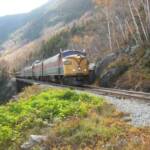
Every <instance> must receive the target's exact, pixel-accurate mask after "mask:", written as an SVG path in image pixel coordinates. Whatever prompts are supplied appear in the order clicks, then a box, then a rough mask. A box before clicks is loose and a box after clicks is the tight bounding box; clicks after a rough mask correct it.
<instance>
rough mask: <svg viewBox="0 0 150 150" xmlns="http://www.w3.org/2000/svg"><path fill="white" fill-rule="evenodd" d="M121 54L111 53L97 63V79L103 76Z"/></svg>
mask: <svg viewBox="0 0 150 150" xmlns="http://www.w3.org/2000/svg"><path fill="white" fill-rule="evenodd" d="M118 55H119V53H111V54H109V55H107V56H106V57H105V58H104V59H102V60H100V61H97V63H96V68H95V74H96V76H97V77H99V76H100V75H101V73H102V72H103V70H104V69H105V68H106V67H107V66H108V65H109V64H110V63H112V62H113V61H114V60H115V59H116V58H117V57H118Z"/></svg>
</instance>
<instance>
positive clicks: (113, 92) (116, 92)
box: [17, 79, 150, 100]
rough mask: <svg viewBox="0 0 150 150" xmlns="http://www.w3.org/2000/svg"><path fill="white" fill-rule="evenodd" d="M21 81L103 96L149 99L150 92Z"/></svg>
mask: <svg viewBox="0 0 150 150" xmlns="http://www.w3.org/2000/svg"><path fill="white" fill-rule="evenodd" d="M17 80H20V81H23V82H28V83H30V84H39V85H46V86H55V87H61V88H72V89H77V90H81V91H87V92H91V93H94V94H98V95H105V96H108V95H109V96H114V97H119V98H129V99H139V100H150V93H145V92H137V91H129V90H121V89H113V88H100V87H95V86H88V85H85V86H72V85H62V84H56V83H48V82H41V81H33V80H28V79H17Z"/></svg>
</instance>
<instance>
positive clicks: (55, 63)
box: [19, 50, 89, 84]
mask: <svg viewBox="0 0 150 150" xmlns="http://www.w3.org/2000/svg"><path fill="white" fill-rule="evenodd" d="M88 76H89V62H88V59H87V57H86V53H85V52H84V51H78V50H65V51H60V53H59V54H57V55H55V56H53V57H51V58H48V59H46V60H43V61H36V62H35V63H33V64H32V66H29V67H26V68H24V69H23V70H22V71H21V73H19V77H21V78H28V79H36V80H47V81H49V80H50V81H57V82H66V83H71V84H72V83H75V82H76V83H79V84H82V83H85V82H86V81H87V80H88Z"/></svg>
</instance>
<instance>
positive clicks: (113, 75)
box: [100, 66, 128, 87]
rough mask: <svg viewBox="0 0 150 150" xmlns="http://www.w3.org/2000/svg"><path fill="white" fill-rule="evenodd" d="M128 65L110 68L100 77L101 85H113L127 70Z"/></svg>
mask: <svg viewBox="0 0 150 150" xmlns="http://www.w3.org/2000/svg"><path fill="white" fill-rule="evenodd" d="M127 69H128V66H118V67H115V68H112V69H109V70H108V71H107V72H106V73H105V74H104V75H103V76H102V77H101V79H100V85H101V86H103V87H112V83H113V82H115V81H116V80H117V79H118V77H119V76H120V75H122V74H123V73H124V72H126V71H127Z"/></svg>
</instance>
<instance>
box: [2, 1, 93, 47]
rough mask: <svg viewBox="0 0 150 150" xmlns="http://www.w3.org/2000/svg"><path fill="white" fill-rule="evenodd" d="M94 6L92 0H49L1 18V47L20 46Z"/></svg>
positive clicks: (77, 16)
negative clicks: (26, 11)
mask: <svg viewBox="0 0 150 150" xmlns="http://www.w3.org/2000/svg"><path fill="white" fill-rule="evenodd" d="M91 8H92V3H91V0H86V1H85V0H76V1H74V0H69V1H68V0H63V1H60V0H56V1H51V0H50V1H49V2H48V3H47V4H45V5H43V6H41V7H40V8H38V9H36V10H34V11H32V12H30V13H28V14H23V15H15V16H8V17H2V18H0V24H1V26H0V28H1V29H3V30H0V44H1V49H2V48H3V49H4V50H5V49H9V48H12V47H15V48H18V47H21V46H22V45H24V44H26V43H28V42H31V41H33V40H35V39H37V38H39V37H40V36H41V35H42V33H43V30H45V29H46V28H49V27H52V26H55V25H57V24H59V23H63V24H66V23H69V22H71V21H72V20H74V19H77V18H79V17H80V16H82V15H83V14H84V13H85V12H86V11H88V10H90V9H91Z"/></svg>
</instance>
